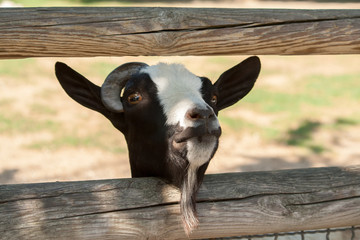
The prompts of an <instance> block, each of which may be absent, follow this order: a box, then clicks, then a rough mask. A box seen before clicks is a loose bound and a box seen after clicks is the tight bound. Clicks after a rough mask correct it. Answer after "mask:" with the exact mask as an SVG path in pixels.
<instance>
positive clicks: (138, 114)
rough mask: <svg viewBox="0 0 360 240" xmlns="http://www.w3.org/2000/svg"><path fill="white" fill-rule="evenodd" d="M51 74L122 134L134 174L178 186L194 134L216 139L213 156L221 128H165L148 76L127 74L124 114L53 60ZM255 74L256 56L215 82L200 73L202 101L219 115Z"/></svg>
mask: <svg viewBox="0 0 360 240" xmlns="http://www.w3.org/2000/svg"><path fill="white" fill-rule="evenodd" d="M55 72H56V76H57V78H58V80H59V82H60V84H61V86H62V87H63V88H64V90H65V91H66V93H67V94H68V95H69V96H70V97H71V98H73V99H74V100H75V101H77V102H78V103H80V104H82V105H83V106H85V107H88V108H90V109H92V110H95V111H98V112H99V113H101V114H102V115H104V116H105V117H106V118H108V119H109V120H110V121H111V123H112V124H113V125H114V127H115V128H117V129H118V130H120V131H121V132H122V133H123V134H124V136H125V138H126V142H127V144H128V149H129V159H130V167H131V174H132V176H133V177H159V178H162V179H165V180H166V181H168V182H169V183H171V184H174V185H175V186H177V187H178V188H182V185H183V184H184V181H185V180H184V179H185V178H186V174H187V169H188V167H189V161H188V159H187V157H186V156H187V151H188V150H187V149H186V141H187V139H189V138H192V137H197V138H198V141H199V142H201V141H203V140H206V139H205V138H207V137H209V136H212V137H216V146H215V148H214V149H213V150H212V151H213V152H212V153H211V158H212V157H213V156H214V154H215V151H216V149H217V146H218V138H219V136H220V134H221V129H220V128H219V129H213V130H212V132H211V133H208V132H207V131H208V129H207V128H204V127H203V126H199V127H196V128H192V129H190V128H188V129H183V128H181V127H179V125H175V126H167V125H166V116H165V115H164V112H163V109H162V106H161V104H160V100H159V98H158V96H157V88H156V85H155V83H154V82H153V81H152V80H151V79H150V77H149V75H148V74H144V73H142V74H135V75H133V76H132V77H131V79H130V80H129V81H128V82H127V83H126V86H125V89H124V93H123V96H122V98H121V101H122V104H123V107H124V112H122V113H114V112H111V111H109V110H107V109H106V108H105V106H104V105H103V103H102V101H101V97H100V87H98V86H96V85H94V84H93V83H91V82H90V81H89V80H87V79H86V78H85V77H83V76H82V75H80V74H79V73H77V72H76V71H74V70H72V69H71V68H70V67H68V66H67V65H65V64H63V63H56V65H55ZM259 72H260V60H259V59H258V58H257V57H251V58H248V59H247V60H245V61H243V62H242V63H240V64H238V65H236V66H235V67H233V68H231V69H229V70H228V71H226V72H224V73H223V74H222V75H221V76H220V78H219V80H218V81H217V82H216V83H215V84H214V85H213V84H212V83H211V81H210V80H209V79H207V78H205V77H202V78H201V81H202V88H201V92H202V96H203V99H204V100H205V102H206V103H207V104H208V105H209V106H210V107H211V108H212V109H213V112H214V113H215V115H216V116H217V115H218V112H219V111H220V110H221V109H224V108H226V107H228V106H230V105H232V104H234V103H236V102H237V101H238V100H240V99H241V98H243V97H244V96H245V95H246V94H247V93H248V92H249V91H250V90H251V89H252V87H253V85H254V83H255V81H256V79H257V77H258V74H259ZM135 92H138V93H140V94H141V96H142V101H141V102H139V103H138V104H135V105H134V104H131V103H129V102H128V97H129V96H130V95H131V94H133V93H135ZM214 95H215V96H217V98H218V102H217V103H216V104H215V103H214V102H212V101H211V100H212V98H213V96H214ZM211 158H210V159H211ZM210 159H209V160H210ZM208 164H209V161H208V162H206V163H205V164H203V165H202V166H200V167H199V168H198V169H197V171H196V179H197V183H196V185H195V186H194V189H192V190H191V192H192V195H191V208H192V211H193V212H195V201H196V192H197V191H198V189H199V186H200V185H201V183H202V181H203V178H204V174H205V171H206V169H207V167H208ZM188 226H191V224H190V225H188ZM189 231H191V229H190V230H189Z"/></svg>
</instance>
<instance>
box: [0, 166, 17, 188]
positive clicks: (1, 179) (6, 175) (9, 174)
mask: <svg viewBox="0 0 360 240" xmlns="http://www.w3.org/2000/svg"><path fill="white" fill-rule="evenodd" d="M18 171H19V170H17V169H6V170H3V171H2V172H1V173H0V185H1V184H7V183H10V182H12V181H13V180H14V178H15V174H16V173H17V172H18Z"/></svg>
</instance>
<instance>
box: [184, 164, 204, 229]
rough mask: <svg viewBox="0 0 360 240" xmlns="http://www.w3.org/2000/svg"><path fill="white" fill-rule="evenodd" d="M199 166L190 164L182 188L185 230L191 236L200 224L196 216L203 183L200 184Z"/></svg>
mask: <svg viewBox="0 0 360 240" xmlns="http://www.w3.org/2000/svg"><path fill="white" fill-rule="evenodd" d="M198 169H199V167H198V166H192V165H191V164H189V166H188V168H187V173H186V175H185V176H184V179H183V183H182V187H181V199H180V210H181V213H182V221H183V224H184V230H185V232H186V234H187V235H189V234H190V233H191V232H192V231H193V230H194V229H195V228H196V227H197V226H198V224H199V220H198V217H197V215H196V194H197V191H198V190H199V186H200V184H201V182H198V174H197V172H198Z"/></svg>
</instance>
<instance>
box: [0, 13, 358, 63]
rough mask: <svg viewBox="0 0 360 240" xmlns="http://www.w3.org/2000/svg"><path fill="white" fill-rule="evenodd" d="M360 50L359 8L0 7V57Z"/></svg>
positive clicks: (291, 52) (355, 51)
mask: <svg viewBox="0 0 360 240" xmlns="http://www.w3.org/2000/svg"><path fill="white" fill-rule="evenodd" d="M359 53H360V10H289V9H211V8H210V9H209V8H204V9H200V8H86V7H82V8H0V59H6V58H28V57H94V56H142V55H153V56H167V55H239V54H240V55H241V54H246V55H266V54H275V55H294V54H295V55H301V54H359Z"/></svg>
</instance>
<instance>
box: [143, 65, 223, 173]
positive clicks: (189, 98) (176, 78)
mask: <svg viewBox="0 0 360 240" xmlns="http://www.w3.org/2000/svg"><path fill="white" fill-rule="evenodd" d="M141 72H143V73H147V74H149V76H150V78H151V79H152V81H153V82H154V83H155V85H156V86H157V89H158V97H159V100H160V104H161V105H162V107H163V109H164V114H165V116H166V124H167V125H168V126H171V125H174V126H176V125H177V124H179V125H180V126H181V127H183V128H184V129H186V128H187V127H196V124H198V123H197V122H196V121H191V120H188V119H187V118H186V117H185V115H186V113H187V111H188V110H190V109H193V108H198V109H207V108H211V107H210V106H209V105H208V104H207V103H206V102H205V101H204V99H203V98H202V94H201V87H202V81H201V79H200V78H199V77H197V76H195V75H194V74H193V73H191V72H190V71H188V70H187V69H186V68H185V67H184V66H183V65H181V64H165V63H159V64H157V65H154V66H149V67H147V68H144V69H143V70H142V71H141ZM211 109H212V108H211ZM211 124H212V127H214V129H216V128H219V127H220V124H219V122H218V120H217V118H216V120H215V121H214V122H212V123H211ZM216 146H217V139H216V137H213V138H210V139H208V140H207V141H203V142H199V141H198V140H197V139H190V140H188V142H187V150H188V153H187V159H188V161H189V162H190V163H191V164H192V165H193V166H196V167H200V166H201V165H203V164H204V163H206V162H207V161H209V160H210V157H211V154H212V153H213V151H214V149H215V148H216Z"/></svg>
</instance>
